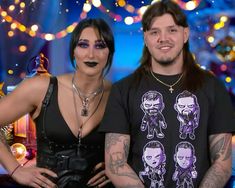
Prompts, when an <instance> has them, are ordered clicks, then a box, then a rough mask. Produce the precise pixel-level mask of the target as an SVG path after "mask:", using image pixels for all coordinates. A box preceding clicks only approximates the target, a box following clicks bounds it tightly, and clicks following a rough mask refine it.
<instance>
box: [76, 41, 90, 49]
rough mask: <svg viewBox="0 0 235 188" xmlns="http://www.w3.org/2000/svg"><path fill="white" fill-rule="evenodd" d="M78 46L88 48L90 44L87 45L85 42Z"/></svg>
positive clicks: (79, 43)
mask: <svg viewBox="0 0 235 188" xmlns="http://www.w3.org/2000/svg"><path fill="white" fill-rule="evenodd" d="M77 46H79V47H80V48H87V47H88V46H89V44H87V43H85V42H78V44H77Z"/></svg>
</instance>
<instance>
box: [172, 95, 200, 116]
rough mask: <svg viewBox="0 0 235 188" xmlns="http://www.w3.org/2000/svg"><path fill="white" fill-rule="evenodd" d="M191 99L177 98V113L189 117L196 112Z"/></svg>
mask: <svg viewBox="0 0 235 188" xmlns="http://www.w3.org/2000/svg"><path fill="white" fill-rule="evenodd" d="M195 107H196V105H195V102H194V99H193V97H182V98H179V99H178V101H177V104H176V108H177V111H178V112H179V113H180V114H183V115H190V114H192V113H193V112H195V110H196V108H195Z"/></svg>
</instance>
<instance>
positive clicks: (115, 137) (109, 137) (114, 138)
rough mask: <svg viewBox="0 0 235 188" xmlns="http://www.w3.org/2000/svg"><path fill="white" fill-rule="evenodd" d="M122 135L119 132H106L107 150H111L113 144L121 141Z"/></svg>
mask: <svg viewBox="0 0 235 188" xmlns="http://www.w3.org/2000/svg"><path fill="white" fill-rule="evenodd" d="M120 137H121V136H120V135H119V134H112V133H108V134H106V136H105V150H106V151H107V152H109V151H110V149H111V147H112V146H113V145H115V144H116V143H117V142H120V141H121V139H120Z"/></svg>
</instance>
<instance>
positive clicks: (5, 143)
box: [0, 129, 11, 152]
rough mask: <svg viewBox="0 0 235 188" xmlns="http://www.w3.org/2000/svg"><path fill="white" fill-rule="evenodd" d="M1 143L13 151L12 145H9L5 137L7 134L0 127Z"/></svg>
mask: <svg viewBox="0 0 235 188" xmlns="http://www.w3.org/2000/svg"><path fill="white" fill-rule="evenodd" d="M0 143H2V144H3V145H5V146H6V147H7V149H8V151H10V152H11V149H10V146H9V145H8V143H7V141H6V137H5V134H4V133H3V131H2V129H0Z"/></svg>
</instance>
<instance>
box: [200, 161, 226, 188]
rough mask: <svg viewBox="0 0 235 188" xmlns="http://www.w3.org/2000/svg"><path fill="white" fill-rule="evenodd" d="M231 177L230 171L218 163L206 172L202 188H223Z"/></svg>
mask: <svg viewBox="0 0 235 188" xmlns="http://www.w3.org/2000/svg"><path fill="white" fill-rule="evenodd" d="M229 177H230V171H228V170H226V169H223V168H222V167H221V166H219V165H218V164H216V165H213V166H212V167H211V168H210V170H209V171H208V172H207V173H206V176H205V177H204V179H203V181H202V182H201V185H200V188H221V187H224V185H225V184H226V182H227V181H228V179H229Z"/></svg>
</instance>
